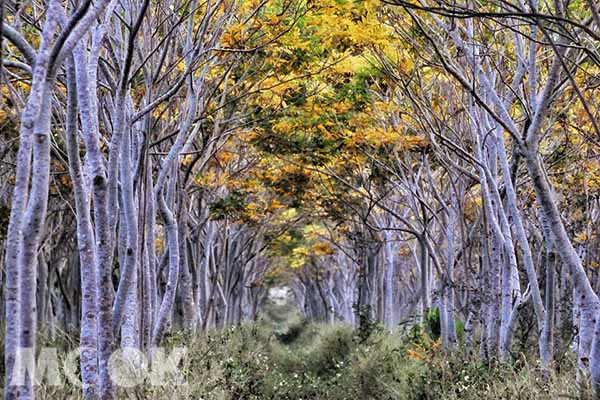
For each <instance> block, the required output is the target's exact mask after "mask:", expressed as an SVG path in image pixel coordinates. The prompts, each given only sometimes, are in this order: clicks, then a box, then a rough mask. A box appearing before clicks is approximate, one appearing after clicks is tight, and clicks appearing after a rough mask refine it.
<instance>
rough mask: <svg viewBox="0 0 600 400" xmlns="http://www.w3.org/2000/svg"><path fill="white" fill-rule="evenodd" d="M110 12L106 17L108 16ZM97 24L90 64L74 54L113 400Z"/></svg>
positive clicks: (102, 354)
mask: <svg viewBox="0 0 600 400" xmlns="http://www.w3.org/2000/svg"><path fill="white" fill-rule="evenodd" d="M110 11H111V8H110V7H109V12H108V13H107V18H108V16H109V15H110V13H111V12H110ZM106 23H107V21H106V20H105V22H104V24H100V25H99V26H98V27H97V28H96V29H95V30H94V32H93V33H92V45H91V51H90V52H89V60H88V56H87V54H86V49H85V46H84V45H83V43H80V44H79V45H78V46H76V47H75V49H74V50H73V59H74V63H75V73H76V79H77V100H78V106H79V110H80V113H79V116H80V119H81V127H82V136H83V141H84V144H85V149H86V163H87V164H86V166H87V170H88V174H89V175H90V179H91V181H92V187H91V189H92V198H93V207H94V210H93V212H94V225H95V239H96V243H95V251H96V268H95V269H96V284H97V287H96V302H97V304H96V307H97V312H98V315H97V332H98V339H97V340H98V370H99V396H100V399H102V400H110V399H114V398H115V391H114V387H113V385H112V381H111V379H110V376H109V368H108V361H109V358H110V356H111V354H112V352H113V349H114V336H113V333H112V327H113V317H112V306H113V299H114V287H113V284H112V238H111V228H110V225H109V223H110V218H109V208H108V187H107V176H106V167H105V165H104V160H103V156H102V152H101V150H100V130H99V118H98V97H97V91H96V85H97V81H98V80H97V71H98V59H99V56H100V44H101V42H102V38H103V37H104V34H105V25H106Z"/></svg>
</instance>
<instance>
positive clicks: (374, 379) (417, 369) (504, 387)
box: [39, 305, 591, 400]
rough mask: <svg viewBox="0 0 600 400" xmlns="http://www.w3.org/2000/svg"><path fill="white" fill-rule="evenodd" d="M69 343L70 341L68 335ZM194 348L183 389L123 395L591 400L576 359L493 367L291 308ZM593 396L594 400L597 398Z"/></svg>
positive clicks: (67, 392)
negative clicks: (553, 367) (555, 365)
mask: <svg viewBox="0 0 600 400" xmlns="http://www.w3.org/2000/svg"><path fill="white" fill-rule="evenodd" d="M60 344H61V345H70V344H72V343H69V342H68V341H66V340H65V339H64V338H62V339H61V343H60ZM168 346H171V347H182V346H187V348H188V353H187V355H186V357H185V358H184V359H183V361H182V363H181V365H180V366H179V367H180V371H181V373H182V374H183V375H184V377H185V384H183V385H176V384H174V383H173V382H169V381H168V380H167V381H165V382H164V384H163V386H150V385H144V384H141V385H139V386H137V387H134V388H130V389H127V390H125V389H121V390H120V394H119V398H124V399H125V398H132V399H156V400H159V399H170V400H174V399H204V400H213V399H214V400H238V399H239V400H245V399H248V400H250V399H256V400H259V399H260V400H263V399H264V400H270V399H272V400H313V399H314V400H319V399H322V400H346V399H358V400H363V399H364V400H388V399H389V400H391V399H398V400H429V399H431V400H433V399H436V400H438V399H448V400H453V399H461V400H488V399H490V400H491V399H511V400H512V399H522V400H529V399H531V400H534V399H536V400H537V399H569V398H572V399H576V398H584V399H585V398H588V394H587V393H586V392H584V393H580V392H578V390H577V387H576V384H575V379H574V377H575V372H574V367H573V362H572V360H571V359H570V358H569V357H568V358H566V359H565V360H566V361H564V362H563V364H562V365H561V366H560V368H559V369H558V370H559V371H560V372H559V373H556V374H554V375H553V376H551V377H548V376H547V374H544V373H543V371H542V370H541V368H540V367H539V365H538V364H536V363H535V362H532V361H530V360H534V359H535V355H534V354H532V355H531V357H529V356H528V355H527V354H516V355H515V360H514V362H513V363H511V364H510V365H499V364H495V365H489V364H487V363H485V362H482V361H480V360H477V358H476V357H469V356H466V355H464V351H457V352H456V353H455V354H454V355H449V354H444V352H443V351H442V350H441V348H440V345H439V341H438V340H434V339H431V335H430V334H429V333H428V331H427V329H420V328H419V327H418V326H415V327H413V328H412V329H411V330H410V332H404V333H400V332H388V331H385V330H383V329H381V328H380V327H379V328H378V327H373V329H372V331H371V332H370V334H369V335H368V336H366V337H365V336H364V335H363V334H361V335H360V336H359V335H358V333H357V331H355V330H353V329H351V328H350V327H348V326H343V325H336V326H331V325H316V324H308V323H307V322H306V321H304V320H303V319H302V318H301V317H300V316H299V314H298V313H297V312H295V311H294V310H293V308H291V307H287V306H274V305H271V306H269V307H268V308H267V310H266V312H265V313H264V315H263V317H262V319H261V320H260V321H259V322H258V323H254V324H249V325H244V326H241V327H234V328H229V329H225V330H220V331H215V332H211V333H209V334H208V335H206V336H202V337H198V336H196V337H194V338H190V337H186V336H182V335H179V336H178V335H175V336H171V337H170V338H169V339H168ZM39 393H40V396H39V398H41V399H57V398H64V399H67V398H73V399H75V398H77V396H78V395H77V393H78V389H77V388H74V387H69V386H68V385H67V386H64V387H59V388H56V387H45V386H44V385H43V384H42V385H40V387H39ZM589 398H591V396H589Z"/></svg>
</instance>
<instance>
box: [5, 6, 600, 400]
mask: <svg viewBox="0 0 600 400" xmlns="http://www.w3.org/2000/svg"><path fill="white" fill-rule="evenodd" d="M1 3H2V6H1V20H2V21H1V22H2V24H1V25H0V38H1V40H2V41H1V42H0V43H1V50H2V57H1V58H0V79H1V82H2V83H1V85H2V86H1V92H0V96H1V98H2V101H1V108H0V260H1V261H2V269H1V270H0V282H1V283H2V285H1V291H2V299H1V300H0V302H1V306H2V307H1V308H2V310H3V318H2V319H1V321H2V327H3V329H4V333H3V335H2V337H3V342H4V372H5V378H4V387H5V389H4V390H5V393H4V396H5V397H4V398H5V399H7V400H15V399H34V398H35V397H36V387H35V384H34V379H32V376H28V377H26V378H27V379H25V384H24V385H11V384H10V381H11V377H12V375H13V370H14V368H15V363H16V362H17V361H18V360H17V359H18V357H19V352H20V351H21V350H22V349H33V350H34V351H35V347H36V342H37V339H38V338H40V337H49V338H53V337H56V336H57V335H62V334H63V333H66V334H68V335H71V336H73V337H77V338H78V339H79V344H80V346H81V347H82V348H83V350H82V352H81V356H80V374H81V380H82V382H83V389H82V396H83V398H84V399H86V400H88V399H115V398H117V395H116V393H117V388H116V387H115V385H114V384H113V382H112V380H111V377H110V373H109V367H108V360H109V358H110V356H111V354H112V353H113V352H114V351H115V350H116V349H119V348H136V349H139V350H141V351H143V352H150V349H152V348H156V347H159V346H161V344H163V342H164V341H165V339H166V338H167V337H168V336H169V335H172V334H174V333H177V332H184V333H185V334H188V335H198V336H201V335H204V334H205V333H206V332H207V331H209V330H212V329H222V328H224V327H228V326H232V325H237V324H241V323H243V322H245V321H255V320H256V319H257V318H258V314H259V313H260V309H261V306H262V305H263V303H264V302H265V299H266V298H267V293H268V289H269V288H270V287H287V288H289V289H290V292H291V293H292V294H293V298H294V301H295V302H296V303H297V305H298V307H299V309H300V310H301V312H302V313H303V314H304V315H305V317H306V318H307V320H310V321H314V322H321V323H331V324H335V323H345V324H349V325H352V326H353V327H355V328H356V329H357V330H358V331H368V329H369V328H368V327H369V326H370V325H371V324H373V323H379V324H381V325H383V326H385V327H386V328H390V329H392V328H394V327H396V326H398V325H409V326H413V325H415V324H421V323H424V322H426V320H427V319H428V318H431V317H432V314H435V315H436V318H439V324H440V340H441V343H442V347H443V348H444V350H445V351H447V352H465V353H467V354H469V357H475V358H481V359H483V360H486V361H488V362H489V363H490V364H492V365H493V364H494V363H510V362H512V361H513V360H514V357H515V353H514V349H515V347H516V346H517V344H519V343H521V344H522V343H528V345H529V347H530V351H532V352H534V353H535V354H536V358H537V359H539V362H540V364H541V366H542V368H543V369H545V370H546V371H548V372H549V376H550V375H551V373H550V372H551V371H552V370H553V369H554V368H555V358H556V357H557V355H558V353H564V352H571V353H572V354H573V355H574V357H575V358H576V359H577V364H578V373H577V382H578V383H579V384H581V385H588V384H591V385H592V387H593V388H594V391H595V393H596V394H597V395H598V397H599V398H600V300H599V298H598V294H597V293H598V291H599V290H600V273H599V271H600V269H599V267H600V251H599V250H600V240H599V239H598V237H597V234H596V232H597V230H598V229H599V228H600V226H599V224H600V196H599V193H600V192H599V189H600V175H599V172H598V171H599V168H600V158H599V157H600V108H599V107H598V106H597V98H598V97H599V95H600V52H599V50H598V49H599V46H598V45H599V44H600V8H599V6H598V5H597V4H596V3H595V2H593V1H592V0H554V1H552V2H538V1H537V0H530V1H528V2H523V1H521V0H514V1H508V0H491V1H486V2H480V1H470V0H459V1H452V2H446V1H445V0H408V1H405V0H387V1H379V0H360V1H359V0H323V1H319V2H316V1H311V0H165V1H157V0H123V1H116V0H94V1H91V0H67V1H63V0H47V1H38V0H26V1H14V0H4V1H2V2H1ZM31 373H33V372H31Z"/></svg>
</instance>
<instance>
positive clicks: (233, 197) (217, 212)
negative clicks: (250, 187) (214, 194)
mask: <svg viewBox="0 0 600 400" xmlns="http://www.w3.org/2000/svg"><path fill="white" fill-rule="evenodd" d="M245 207H246V196H245V194H244V193H242V192H241V191H238V190H233V191H231V193H229V194H228V195H227V196H225V197H222V198H220V199H217V200H215V201H213V202H212V203H211V204H210V205H209V210H210V216H211V218H212V219H213V220H222V219H225V218H227V217H231V216H236V215H238V214H240V213H242V212H243V211H244V208H245Z"/></svg>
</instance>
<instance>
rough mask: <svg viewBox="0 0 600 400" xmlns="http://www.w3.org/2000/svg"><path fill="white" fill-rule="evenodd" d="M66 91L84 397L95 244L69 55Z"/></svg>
mask: <svg viewBox="0 0 600 400" xmlns="http://www.w3.org/2000/svg"><path fill="white" fill-rule="evenodd" d="M67 95H68V103H67V130H66V138H67V155H68V159H69V174H70V175H71V180H72V182H73V191H74V193H75V209H76V219H77V244H78V250H79V263H80V268H81V273H80V275H81V296H82V297H81V331H80V346H81V355H80V366H81V377H82V379H81V380H82V384H83V398H84V399H96V398H97V396H98V358H97V326H96V315H97V300H96V287H97V285H96V249H95V247H96V244H95V238H94V231H93V228H92V222H91V213H90V202H89V194H88V192H87V190H86V185H85V181H84V177H83V171H82V167H81V161H80V159H79V138H78V131H77V125H78V124H77V84H76V74H75V66H74V61H73V60H72V59H69V60H68V61H67Z"/></svg>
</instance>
